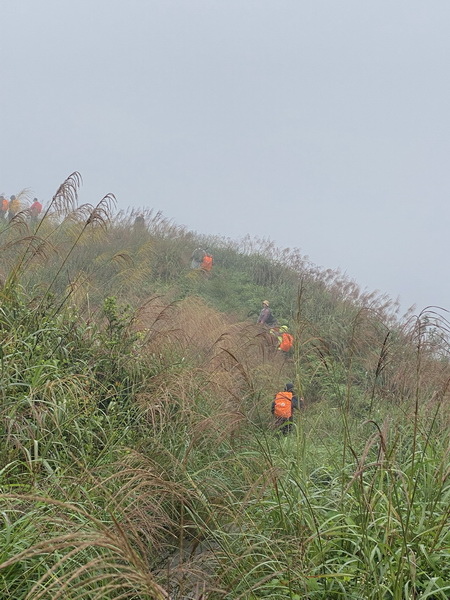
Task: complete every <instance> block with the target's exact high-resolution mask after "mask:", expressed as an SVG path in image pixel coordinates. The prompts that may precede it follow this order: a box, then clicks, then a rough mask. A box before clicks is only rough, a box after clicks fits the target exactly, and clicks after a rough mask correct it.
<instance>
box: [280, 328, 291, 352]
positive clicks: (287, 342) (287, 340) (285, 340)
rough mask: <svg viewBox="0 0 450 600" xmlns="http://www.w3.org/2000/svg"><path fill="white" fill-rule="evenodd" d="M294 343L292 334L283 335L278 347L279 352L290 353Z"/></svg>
mask: <svg viewBox="0 0 450 600" xmlns="http://www.w3.org/2000/svg"><path fill="white" fill-rule="evenodd" d="M293 343H294V338H293V336H292V335H291V334H290V333H286V332H285V333H282V334H281V343H280V345H279V346H278V349H279V350H283V352H289V350H290V349H291V348H292V345H293Z"/></svg>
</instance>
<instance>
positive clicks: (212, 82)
mask: <svg viewBox="0 0 450 600" xmlns="http://www.w3.org/2000/svg"><path fill="white" fill-rule="evenodd" d="M0 24H1V35H0V192H5V193H6V194H7V195H11V194H13V193H16V192H17V191H19V190H21V189H22V188H25V187H28V188H31V189H32V190H33V192H34V195H36V196H38V197H39V198H40V199H43V200H48V199H49V198H50V197H51V196H52V194H53V193H54V191H55V190H56V188H57V187H58V185H59V184H60V183H61V182H62V181H63V180H64V179H65V177H66V176H67V175H68V174H69V173H71V172H72V171H74V170H78V171H80V172H81V174H82V176H83V180H84V185H83V188H82V190H81V195H80V198H81V200H82V201H83V202H94V201H97V200H99V199H100V198H101V197H102V196H103V195H105V194H106V193H108V192H112V193H114V194H115V195H116V197H117V200H118V207H119V208H127V207H128V206H147V207H153V208H155V209H157V210H162V211H163V213H164V215H165V216H166V217H168V218H171V219H173V220H174V221H175V222H176V223H177V224H180V225H181V224H184V225H186V226H187V227H188V228H189V229H193V230H196V231H198V232H200V233H207V234H220V235H223V236H226V237H231V238H233V239H238V238H240V237H242V236H244V235H245V234H247V233H249V234H251V235H252V236H258V237H270V238H271V239H273V240H274V241H275V242H276V243H277V244H278V245H279V246H281V247H291V248H292V247H298V248H300V249H301V251H302V253H303V254H306V255H308V256H309V257H310V259H311V260H312V261H313V262H314V263H316V264H319V265H322V266H323V267H324V268H336V267H339V268H340V269H341V270H342V271H345V272H346V273H347V274H348V276H349V277H350V278H352V279H354V280H356V281H357V282H358V283H359V284H360V285H361V286H362V287H363V288H365V287H367V289H368V290H370V291H371V290H374V289H378V290H380V291H381V292H383V293H384V292H387V293H388V294H389V295H391V296H392V297H393V298H396V297H397V296H399V297H400V300H401V302H402V306H403V307H404V308H406V307H407V306H409V305H410V304H413V303H415V304H417V307H418V308H419V309H420V308H423V307H424V306H427V305H432V304H434V305H440V306H442V307H446V308H450V280H449V278H448V277H447V271H446V268H447V260H448V256H449V250H450V238H449V235H448V227H449V222H450V202H449V199H450V164H449V158H450V130H449V129H450V77H449V74H450V72H449V62H450V35H449V30H450V2H449V1H448V0H433V2H424V1H423V0H367V1H362V0H340V1H339V2H337V1H336V0H326V1H325V0H308V1H306V0H290V1H287V0H221V1H218V0H203V1H200V0H1V3H0Z"/></svg>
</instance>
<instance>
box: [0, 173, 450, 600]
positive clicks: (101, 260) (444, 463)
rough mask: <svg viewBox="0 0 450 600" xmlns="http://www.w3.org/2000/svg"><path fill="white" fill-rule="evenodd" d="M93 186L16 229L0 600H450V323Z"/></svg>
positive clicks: (9, 261)
mask: <svg viewBox="0 0 450 600" xmlns="http://www.w3.org/2000/svg"><path fill="white" fill-rule="evenodd" d="M78 185H79V177H78V175H77V174H74V175H73V176H71V177H70V178H69V179H68V180H67V181H66V182H65V183H64V184H63V185H62V186H61V187H60V189H59V190H58V192H57V194H56V195H55V197H54V199H53V201H52V203H51V205H50V207H49V209H48V211H47V213H46V214H45V216H44V218H43V219H42V221H40V222H39V223H38V224H35V225H33V226H31V225H30V224H29V222H28V215H27V213H26V212H24V213H21V214H19V215H17V216H16V217H15V218H14V219H13V220H12V221H11V223H10V224H4V226H3V228H2V229H1V230H0V244H1V247H2V256H3V258H4V260H3V267H2V269H3V272H2V274H1V275H2V289H1V304H0V336H1V337H0V342H1V345H0V368H1V381H2V386H1V394H2V399H1V406H0V431H1V436H2V444H1V448H0V491H1V494H0V507H1V510H0V514H1V517H0V519H1V520H0V523H1V525H0V590H1V594H0V596H1V597H4V598H15V599H25V598H29V599H37V598H42V599H44V598H45V599H46V598H52V599H56V598H73V599H75V598H77V599H78V598H79V599H81V598H85V599H89V600H91V599H95V598H102V599H103V598H107V599H113V598H130V599H131V598H132V599H137V598H139V599H144V598H148V599H160V598H173V599H181V598H198V599H200V598H209V599H211V600H214V599H220V598H225V599H229V600H237V599H239V598H242V599H257V598H273V599H280V600H281V599H286V598H291V599H296V598H310V599H311V600H315V599H334V598H346V599H348V598H353V599H361V598H367V599H374V600H375V599H376V600H387V599H391V598H392V599H398V600H400V599H402V598H417V599H418V598H421V599H425V598H430V599H438V598H439V599H444V598H447V597H448V595H449V591H450V569H449V567H448V564H449V560H448V558H449V537H450V533H449V529H448V521H449V516H450V515H449V512H450V508H449V505H450V503H449V499H450V484H449V460H448V459H449V434H448V431H449V429H448V425H449V403H448V381H449V374H450V368H449V363H448V331H447V322H446V321H445V319H444V318H443V317H442V316H440V315H438V314H437V313H436V312H434V311H432V310H429V311H426V312H423V313H422V314H420V315H419V316H413V315H408V316H406V317H405V318H403V319H400V318H399V317H398V315H397V307H396V305H395V303H392V302H391V301H389V299H387V298H383V297H380V296H378V295H376V294H365V293H361V292H360V291H359V289H358V287H357V286H356V285H355V284H354V283H352V282H349V281H347V280H346V279H345V278H343V277H341V276H340V275H339V274H338V273H332V272H323V271H321V270H319V269H317V268H315V267H314V265H311V264H310V263H309V262H308V260H307V259H306V258H304V257H302V256H301V255H300V254H299V253H298V252H297V251H290V250H282V251H280V250H278V249H276V248H275V247H273V245H272V244H271V243H270V242H266V241H264V240H262V241H253V240H251V239H246V240H243V241H241V242H239V243H238V242H233V241H230V240H225V239H219V238H213V237H211V238H209V237H205V236H198V235H196V234H194V233H192V232H188V231H186V230H185V229H184V228H182V227H177V226H175V225H173V224H172V223H169V222H167V221H165V220H164V219H163V218H162V216H161V215H159V214H152V213H150V212H148V213H146V214H145V219H146V227H144V228H136V227H134V226H133V224H134V217H135V215H134V214H133V213H129V214H118V215H114V214H113V213H112V209H113V206H112V203H113V198H111V197H106V198H104V199H103V200H101V201H100V203H99V204H98V205H97V206H91V205H81V206H80V205H79V204H78V201H77V192H78ZM199 245H202V246H204V245H208V246H209V248H210V249H211V252H212V254H213V255H214V259H215V267H214V270H213V273H212V275H211V277H205V276H204V274H203V273H201V272H196V271H192V270H191V269H190V268H189V261H190V255H191V252H192V250H194V249H195V248H196V247H197V246H199ZM263 298H268V299H270V301H271V306H272V307H273V310H274V312H275V313H276V315H277V316H278V318H279V319H280V321H281V322H284V323H286V324H288V325H289V326H290V329H291V330H292V331H293V333H294V335H295V340H296V342H295V351H294V354H293V356H292V357H290V358H288V359H286V358H285V357H282V356H280V353H279V352H277V351H276V348H274V346H273V343H272V338H271V336H270V334H268V332H267V331H266V330H265V329H264V328H263V327H260V326H258V325H256V324H255V321H256V315H257V313H258V312H259V308H260V303H261V300H262V299H263ZM289 380H291V381H293V382H294V383H295V386H296V389H297V390H298V391H299V393H300V394H301V395H303V396H304V397H305V400H306V408H305V410H304V411H302V412H301V414H299V415H298V416H297V418H296V428H295V430H294V432H293V433H292V434H291V435H290V436H287V437H283V436H280V435H278V434H277V433H276V432H275V431H273V429H272V428H271V416H270V403H271V401H272V398H273V395H274V393H275V392H277V391H278V390H279V389H281V387H282V386H283V385H284V383H285V382H286V381H289Z"/></svg>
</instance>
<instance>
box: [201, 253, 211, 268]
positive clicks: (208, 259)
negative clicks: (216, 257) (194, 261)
mask: <svg viewBox="0 0 450 600" xmlns="http://www.w3.org/2000/svg"><path fill="white" fill-rule="evenodd" d="M212 265H213V259H212V256H210V255H209V254H206V255H205V256H204V257H203V260H202V264H201V268H202V269H203V270H204V271H211V269H212Z"/></svg>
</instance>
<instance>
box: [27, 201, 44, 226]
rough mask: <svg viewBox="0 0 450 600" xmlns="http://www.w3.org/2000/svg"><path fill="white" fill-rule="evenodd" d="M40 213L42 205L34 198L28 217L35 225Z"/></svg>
mask: <svg viewBox="0 0 450 600" xmlns="http://www.w3.org/2000/svg"><path fill="white" fill-rule="evenodd" d="M41 212H42V204H41V203H40V202H39V200H38V199H37V198H34V199H33V204H32V205H31V206H30V216H31V222H32V223H36V221H37V220H38V217H39V215H40V214H41Z"/></svg>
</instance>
